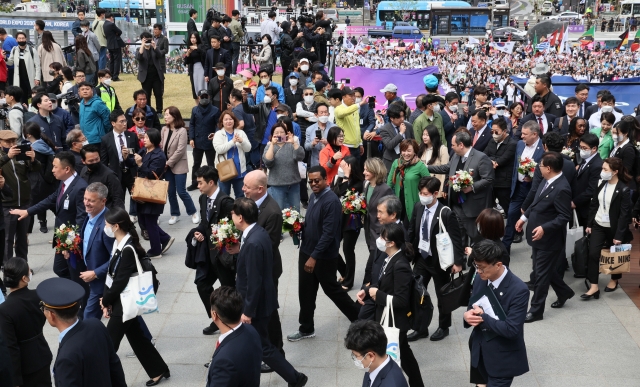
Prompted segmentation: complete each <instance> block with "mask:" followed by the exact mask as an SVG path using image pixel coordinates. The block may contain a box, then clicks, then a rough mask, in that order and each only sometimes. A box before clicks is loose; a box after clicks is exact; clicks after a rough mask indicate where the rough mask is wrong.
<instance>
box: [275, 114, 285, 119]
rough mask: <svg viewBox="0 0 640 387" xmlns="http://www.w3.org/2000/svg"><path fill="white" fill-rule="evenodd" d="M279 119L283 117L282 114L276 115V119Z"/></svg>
mask: <svg viewBox="0 0 640 387" xmlns="http://www.w3.org/2000/svg"><path fill="white" fill-rule="evenodd" d="M280 117H284V114H276V119H278V120H279V119H280Z"/></svg>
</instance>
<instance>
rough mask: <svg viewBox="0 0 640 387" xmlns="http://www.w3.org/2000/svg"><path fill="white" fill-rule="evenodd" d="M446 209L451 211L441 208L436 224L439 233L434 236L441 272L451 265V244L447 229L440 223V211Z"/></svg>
mask: <svg viewBox="0 0 640 387" xmlns="http://www.w3.org/2000/svg"><path fill="white" fill-rule="evenodd" d="M445 208H447V209H448V210H449V211H451V209H450V208H449V207H446V206H445V207H442V209H441V210H440V215H439V216H438V222H439V223H440V232H439V233H438V234H437V235H436V248H437V249H438V257H440V268H441V269H442V270H447V268H449V266H452V265H453V242H452V241H451V238H450V237H449V233H448V232H447V229H446V228H445V227H444V223H443V222H442V211H444V209H445Z"/></svg>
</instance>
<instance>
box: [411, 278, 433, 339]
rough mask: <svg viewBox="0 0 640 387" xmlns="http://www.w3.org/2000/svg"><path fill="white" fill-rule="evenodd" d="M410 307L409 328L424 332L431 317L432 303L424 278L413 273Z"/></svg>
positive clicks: (429, 323)
mask: <svg viewBox="0 0 640 387" xmlns="http://www.w3.org/2000/svg"><path fill="white" fill-rule="evenodd" d="M410 308H411V311H410V312H409V321H410V322H411V329H413V330H414V331H416V332H426V331H427V330H428V329H429V325H431V320H432V319H433V303H432V302H431V296H429V292H428V291H427V287H426V286H424V278H423V277H422V276H421V275H415V274H414V276H413V286H412V288H411V305H410Z"/></svg>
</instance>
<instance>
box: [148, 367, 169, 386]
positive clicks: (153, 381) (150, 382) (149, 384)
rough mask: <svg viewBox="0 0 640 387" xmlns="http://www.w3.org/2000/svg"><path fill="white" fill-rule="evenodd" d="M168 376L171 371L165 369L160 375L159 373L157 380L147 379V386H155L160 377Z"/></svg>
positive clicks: (167, 377) (166, 377) (158, 382)
mask: <svg viewBox="0 0 640 387" xmlns="http://www.w3.org/2000/svg"><path fill="white" fill-rule="evenodd" d="M170 377H171V373H170V372H169V370H166V371H165V372H164V373H163V374H162V375H160V377H159V378H158V380H153V379H151V380H149V381H148V382H147V386H157V385H158V384H160V382H161V381H162V379H169V378H170Z"/></svg>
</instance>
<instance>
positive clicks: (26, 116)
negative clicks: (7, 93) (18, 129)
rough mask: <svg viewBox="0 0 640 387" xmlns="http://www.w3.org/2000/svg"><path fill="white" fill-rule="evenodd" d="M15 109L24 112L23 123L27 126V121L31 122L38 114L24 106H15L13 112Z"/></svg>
mask: <svg viewBox="0 0 640 387" xmlns="http://www.w3.org/2000/svg"><path fill="white" fill-rule="evenodd" d="M13 109H18V110H22V123H23V124H25V123H26V122H27V121H29V120H30V119H32V118H33V117H35V116H36V113H34V112H30V111H29V109H25V108H24V107H23V106H22V105H20V104H16V105H14V106H13V107H12V108H11V110H13Z"/></svg>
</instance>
